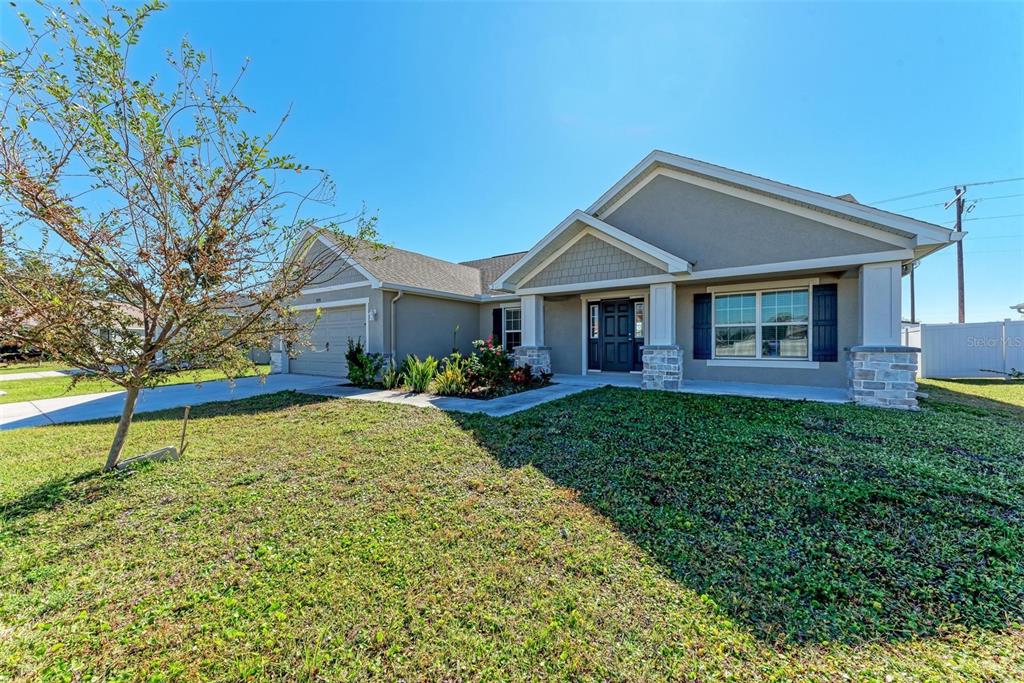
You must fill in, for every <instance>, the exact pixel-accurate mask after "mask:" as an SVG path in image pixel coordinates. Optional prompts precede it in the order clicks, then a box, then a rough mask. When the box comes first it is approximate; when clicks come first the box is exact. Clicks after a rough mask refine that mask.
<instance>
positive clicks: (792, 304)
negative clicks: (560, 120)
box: [275, 151, 963, 407]
mask: <svg viewBox="0 0 1024 683" xmlns="http://www.w3.org/2000/svg"><path fill="white" fill-rule="evenodd" d="M962 236H963V233H956V232H954V231H952V230H949V229H946V228H943V227H941V226H938V225H933V224H931V223H925V222H922V221H919V220H916V219H913V218H909V217H907V216H901V215H898V214H894V213H890V212H887V211H881V210H879V209H875V208H872V207H869V206H864V205H862V204H859V203H857V202H856V200H855V199H853V197H851V196H849V195H843V196H841V197H833V196H829V195H825V194H820V193H817V192H812V191H809V190H804V189H800V188H797V187H793V186H791V185H785V184H783V183H779V182H775V181H772V180H767V179H765V178H760V177H757V176H752V175H748V174H746V173H741V172H738V171H733V170H730V169H726V168H722V167H720V166H714V165H712V164H708V163H704V162H700V161H696V160H693V159H689V158H686V157H681V156H677V155H674V154H669V153H666V152H661V151H654V152H652V153H651V154H649V155H648V156H647V157H646V158H645V159H643V161H641V162H640V163H639V164H637V165H636V166H635V167H634V168H633V169H632V170H630V171H629V173H627V174H626V175H625V176H624V177H623V178H622V179H621V180H619V182H617V183H616V184H615V185H614V186H612V187H611V188H610V189H609V190H608V191H607V192H605V193H604V194H603V195H602V196H601V197H599V198H598V199H597V201H595V202H594V203H593V204H592V205H591V206H589V207H587V208H586V209H585V210H579V209H577V210H574V211H573V212H572V213H570V214H569V215H568V217H566V219H565V220H563V221H562V222H561V223H559V224H558V225H557V226H555V227H554V228H553V229H552V230H551V231H550V232H549V233H548V234H547V235H545V236H544V238H543V239H541V240H540V241H539V242H537V243H536V244H535V245H533V247H532V248H530V249H529V251H525V252H517V253H512V254H505V255H502V256H494V257H491V258H485V259H480V260H476V261H466V262H463V263H452V262H448V261H444V260H441V259H437V258H432V257H429V256H425V255H423V254H416V253H413V252H409V251H404V250H401V249H389V250H388V251H387V252H386V253H385V254H384V255H383V256H382V257H379V258H373V257H370V256H369V255H361V254H352V255H351V256H350V257H349V260H350V265H351V266H352V268H349V269H346V270H345V271H344V272H343V273H341V274H339V275H338V276H337V277H336V278H334V279H331V280H329V281H326V282H324V283H323V284H322V285H319V283H318V286H316V287H311V288H308V289H306V290H304V292H303V295H302V296H301V297H300V298H299V299H298V300H296V301H295V302H294V310H296V311H297V312H298V314H299V315H309V316H310V317H311V318H312V316H313V314H314V312H315V311H316V310H317V309H320V310H321V319H320V321H319V322H318V324H317V325H316V326H315V328H314V331H313V334H312V343H313V348H312V349H309V350H305V351H300V352H297V353H295V354H294V355H293V357H292V358H291V360H290V363H289V362H284V363H279V364H278V367H276V368H275V370H277V371H286V372H287V371H290V372H296V373H311V374H323V375H331V376H338V377H343V376H344V375H345V364H344V351H345V348H346V340H347V338H348V337H353V338H356V337H359V338H362V339H364V340H365V342H366V345H367V349H368V350H369V351H373V352H380V353H384V354H390V355H391V356H392V357H395V358H399V359H400V358H403V357H405V355H407V354H417V355H419V356H420V357H423V356H426V355H427V354H432V355H434V356H437V357H440V356H443V355H446V354H447V353H449V352H450V351H451V349H452V348H453V346H454V347H457V348H459V349H461V350H462V351H464V352H467V353H468V352H469V351H471V350H472V349H471V342H472V340H474V339H479V338H484V337H487V336H488V335H490V334H494V335H495V337H496V339H500V340H501V342H502V344H504V345H505V347H506V348H512V349H514V353H515V357H516V359H517V362H519V363H524V362H529V363H530V364H531V365H532V366H534V367H536V368H549V369H551V370H552V371H553V372H555V373H556V374H570V373H571V374H588V373H613V372H614V373H638V374H639V375H640V376H641V378H642V380H641V386H643V387H644V388H649V389H663V390H674V389H678V388H679V387H680V382H685V380H686V379H687V378H697V379H702V380H727V381H733V382H736V381H740V382H757V383H778V384H797V385H811V386H830V387H847V388H849V391H850V397H851V398H852V399H853V400H855V401H857V402H860V403H865V404H871V405H888V406H894V407H913V406H914V405H916V403H915V390H916V385H915V384H914V374H915V372H914V371H915V369H916V365H917V350H916V349H910V348H906V347H901V346H900V320H901V316H900V306H901V277H902V275H903V273H904V272H905V271H906V268H907V267H908V265H909V264H910V263H911V262H913V261H914V260H917V259H921V258H923V257H924V256H927V255H928V254H930V253H932V252H934V251H937V250H939V249H942V248H943V247H945V246H946V245H949V244H951V243H953V242H955V241H956V240H958V239H961V238H962ZM322 239H323V240H324V243H323V244H321V245H319V247H318V248H322V249H330V248H332V245H331V244H329V243H327V241H328V240H327V238H322ZM334 248H336V247H334ZM278 356H279V357H280V356H281V354H278Z"/></svg>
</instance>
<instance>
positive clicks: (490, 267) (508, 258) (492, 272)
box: [462, 251, 527, 294]
mask: <svg viewBox="0 0 1024 683" xmlns="http://www.w3.org/2000/svg"><path fill="white" fill-rule="evenodd" d="M526 254H527V252H525V251H517V252H513V253H511V254H502V255H501V256H491V257H490V258H482V259H477V260H475V261H463V262H462V265H464V266H469V267H471V268H476V269H478V270H479V271H480V288H481V289H482V290H483V292H484V293H485V294H500V293H502V292H501V291H500V290H497V289H492V288H491V285H493V284H494V281H495V280H497V279H498V276H499V275H501V274H502V273H504V272H505V271H506V270H508V269H509V268H511V267H512V265H513V264H514V263H515V262H516V261H518V260H519V259H521V258H522V257H524V256H526Z"/></svg>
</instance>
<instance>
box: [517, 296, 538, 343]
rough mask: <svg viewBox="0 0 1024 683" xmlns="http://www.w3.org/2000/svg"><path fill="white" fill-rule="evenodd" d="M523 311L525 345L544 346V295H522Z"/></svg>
mask: <svg viewBox="0 0 1024 683" xmlns="http://www.w3.org/2000/svg"><path fill="white" fill-rule="evenodd" d="M519 301H520V305H521V306H522V311H523V346H544V297H542V296H538V295H536V294H530V295H529V296H524V297H520V299H519Z"/></svg>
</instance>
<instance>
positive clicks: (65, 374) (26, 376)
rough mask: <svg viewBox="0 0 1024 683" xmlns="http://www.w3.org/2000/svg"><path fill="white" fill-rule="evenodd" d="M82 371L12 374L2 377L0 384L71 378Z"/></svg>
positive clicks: (43, 371) (42, 371) (0, 376)
mask: <svg viewBox="0 0 1024 683" xmlns="http://www.w3.org/2000/svg"><path fill="white" fill-rule="evenodd" d="M81 372H82V371H81V370H38V371H36V372H11V373H8V374H6V375H0V382H13V381H14V380H17V379H43V378H44V377H71V376H72V375H77V374H80V373H81Z"/></svg>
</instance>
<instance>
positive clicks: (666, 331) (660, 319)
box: [644, 282, 676, 346]
mask: <svg viewBox="0 0 1024 683" xmlns="http://www.w3.org/2000/svg"><path fill="white" fill-rule="evenodd" d="M648 301H650V302H651V313H650V317H651V319H650V322H649V323H648V325H649V326H650V333H649V335H650V336H649V337H648V338H647V339H645V340H644V341H646V342H647V344H648V345H649V346H669V345H672V344H675V343H676V286H675V284H674V283H671V282H669V283H666V284H662V285H651V293H650V296H649V297H648Z"/></svg>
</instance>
